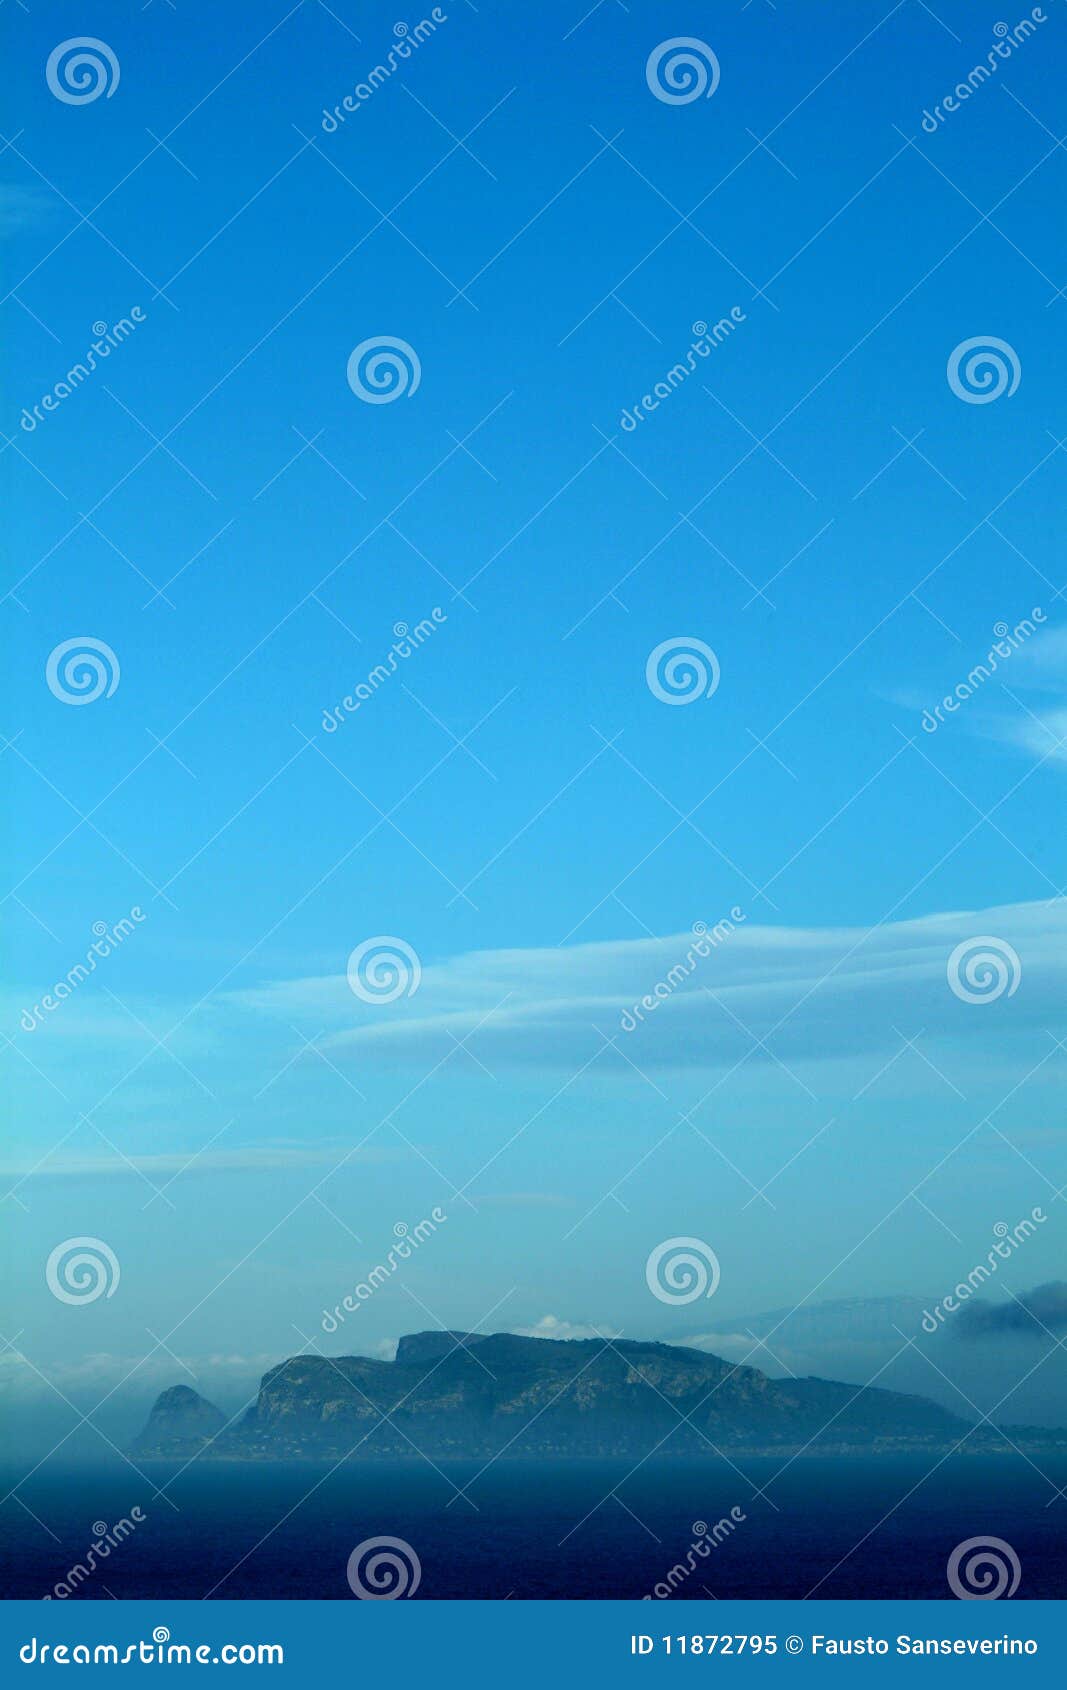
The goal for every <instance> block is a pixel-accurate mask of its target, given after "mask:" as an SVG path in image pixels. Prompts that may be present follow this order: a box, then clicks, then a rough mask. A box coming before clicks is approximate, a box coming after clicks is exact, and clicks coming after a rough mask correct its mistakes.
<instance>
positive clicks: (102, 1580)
mask: <svg viewBox="0 0 1067 1690" xmlns="http://www.w3.org/2000/svg"><path fill="white" fill-rule="evenodd" d="M934 1459H935V1458H933V1457H931V1456H900V1457H881V1458H879V1459H877V1460H869V1459H863V1458H848V1459H837V1460H834V1459H829V1458H822V1457H820V1458H817V1459H811V1458H807V1457H805V1458H803V1459H801V1460H798V1461H795V1462H794V1463H793V1464H792V1466H790V1467H788V1468H787V1469H786V1471H785V1472H784V1473H783V1472H780V1469H781V1466H782V1463H781V1461H780V1460H778V1461H776V1460H773V1459H766V1460H754V1459H752V1458H749V1457H745V1458H744V1459H743V1460H742V1462H741V1463H740V1465H741V1466H743V1468H744V1471H745V1474H746V1475H747V1477H748V1479H749V1480H750V1481H751V1483H746V1482H745V1479H744V1478H742V1477H741V1475H740V1474H739V1473H737V1472H736V1471H734V1470H733V1469H732V1468H731V1467H730V1465H729V1464H728V1463H726V1462H722V1461H718V1460H709V1461H702V1462H694V1463H689V1462H686V1463H682V1462H676V1461H667V1462H659V1463H653V1462H646V1463H645V1465H644V1466H643V1467H641V1468H639V1469H638V1470H637V1471H636V1472H631V1471H630V1464H627V1463H622V1462H604V1461H586V1462H582V1461H572V1462H567V1463H563V1462H558V1463H553V1462H535V1461H508V1460H501V1461H498V1462H496V1463H495V1464H494V1465H493V1466H491V1467H490V1468H489V1469H488V1470H487V1471H485V1472H483V1473H482V1474H481V1476H480V1477H476V1475H478V1473H479V1464H478V1463H472V1462H451V1463H446V1464H443V1465H442V1468H441V1470H440V1471H436V1470H435V1469H434V1468H432V1467H431V1466H429V1465H428V1464H427V1463H426V1462H424V1461H421V1460H416V1459H413V1460H412V1461H411V1462H410V1463H409V1462H390V1463H381V1464H374V1463H370V1462H368V1463H365V1464H353V1465H349V1466H347V1467H344V1468H339V1469H337V1470H336V1471H333V1472H331V1471H330V1469H329V1468H328V1467H327V1466H325V1465H323V1466H319V1465H315V1464H311V1463H304V1464H285V1465H280V1464H279V1465H260V1464H251V1463H249V1464H233V1465H231V1464H228V1463H226V1464H224V1463H217V1464H207V1463H205V1464H202V1465H201V1464H194V1465H193V1466H192V1467H190V1468H188V1469H187V1470H186V1471H184V1472H181V1473H179V1474H178V1476H177V1477H176V1478H174V1477H173V1475H174V1473H175V1471H176V1469H175V1467H174V1466H168V1465H167V1464H163V1463H150V1464H148V1465H147V1466H146V1467H145V1469H144V1471H145V1472H146V1474H147V1475H148V1477H149V1478H150V1479H151V1481H152V1484H153V1485H156V1486H164V1485H166V1486H167V1487H168V1488H167V1490H166V1492H165V1494H164V1496H155V1495H153V1492H152V1488H151V1486H150V1485H148V1484H146V1483H145V1482H144V1481H143V1480H142V1479H140V1478H139V1477H138V1476H137V1474H136V1473H135V1472H133V1470H132V1469H130V1468H126V1467H122V1466H119V1465H116V1466H114V1467H110V1468H108V1469H106V1470H105V1469H100V1470H95V1471H94V1470H89V1469H85V1468H82V1469H79V1470H73V1469H71V1470H69V1471H66V1472H59V1471H58V1470H57V1468H56V1467H55V1464H54V1463H52V1464H49V1465H48V1466H47V1467H45V1468H42V1469H41V1471H40V1472H39V1473H37V1474H35V1475H34V1476H33V1477H32V1478H30V1479H29V1480H28V1481H26V1482H25V1483H24V1484H23V1485H22V1486H21V1487H20V1489H19V1491H18V1493H17V1494H18V1496H19V1497H20V1498H21V1499H22V1502H23V1503H24V1504H25V1507H23V1506H20V1504H19V1502H18V1501H16V1500H15V1498H14V1497H12V1498H9V1499H8V1500H7V1501H6V1502H5V1503H4V1504H3V1506H2V1507H0V1568H2V1570H0V1591H2V1593H3V1595H5V1596H22V1597H40V1596H44V1595H45V1594H46V1593H47V1592H48V1591H50V1590H51V1589H52V1587H53V1586H54V1585H55V1584H56V1583H57V1581H59V1580H62V1579H64V1578H65V1575H66V1574H67V1572H68V1570H69V1569H70V1567H71V1566H72V1565H73V1564H74V1563H75V1562H77V1561H79V1560H82V1561H84V1558H85V1552H86V1550H87V1548H88V1546H89V1544H90V1543H91V1542H92V1540H93V1525H94V1522H99V1523H100V1524H103V1525H108V1526H113V1525H114V1523H115V1522H117V1521H118V1520H120V1519H121V1518H123V1517H126V1518H129V1517H130V1513H131V1509H132V1508H133V1507H134V1506H137V1507H139V1508H140V1509H141V1510H142V1512H143V1513H144V1514H145V1516H146V1518H145V1519H144V1521H143V1522H142V1523H140V1524H138V1525H136V1527H135V1529H134V1531H133V1532H132V1533H131V1535H129V1536H128V1537H127V1538H125V1539H124V1540H123V1541H121V1542H120V1543H119V1545H118V1547H117V1548H114V1549H112V1551H111V1553H110V1555H109V1556H108V1557H107V1560H106V1563H105V1564H104V1565H103V1566H102V1567H101V1568H100V1569H99V1570H98V1571H96V1572H94V1573H93V1574H92V1575H91V1576H90V1577H89V1578H87V1579H86V1580H85V1581H84V1582H83V1583H81V1584H80V1585H79V1586H78V1588H77V1591H76V1594H75V1598H74V1599H77V1600H107V1599H108V1598H109V1597H110V1596H116V1597H136V1598H150V1597H204V1596H208V1595H214V1596H219V1597H253V1596H255V1597H282V1598H296V1597H337V1598H338V1599H341V1600H351V1591H350V1589H349V1585H348V1581H347V1577H346V1567H347V1564H348V1558H349V1556H350V1554H351V1552H352V1550H353V1549H354V1548H355V1546H356V1545H357V1544H358V1543H360V1542H361V1541H363V1540H364V1539H366V1538H371V1537H379V1536H390V1537H398V1538H402V1539H404V1540H405V1541H406V1542H407V1543H408V1544H410V1545H411V1546H412V1548H413V1549H414V1550H415V1552H416V1554H417V1555H418V1558H419V1561H420V1563H421V1569H422V1572H421V1583H420V1586H419V1589H418V1592H417V1595H418V1598H419V1599H422V1598H430V1599H433V1598H456V1597H492V1598H504V1597H512V1598H514V1599H523V1598H527V1599H528V1598H533V1597H556V1598H565V1599H566V1598H589V1597H595V1598H607V1597H640V1596H644V1595H646V1594H648V1593H650V1592H652V1591H653V1589H654V1587H655V1586H656V1585H657V1583H661V1581H663V1580H664V1579H665V1578H666V1576H667V1574H668V1572H669V1570H670V1569H671V1567H673V1566H678V1565H683V1566H684V1565H686V1558H687V1553H688V1551H689V1549H690V1546H691V1545H692V1544H693V1543H694V1542H695V1541H696V1542H699V1541H700V1537H701V1534H700V1533H699V1531H698V1532H697V1533H696V1534H694V1523H695V1522H698V1521H700V1522H705V1523H706V1524H707V1525H708V1526H713V1525H714V1524H715V1522H717V1521H719V1520H720V1519H727V1520H728V1519H729V1517H730V1511H731V1509H735V1508H736V1509H739V1510H741V1511H742V1512H743V1514H744V1516H745V1518H744V1519H743V1520H738V1519H737V1517H736V1515H735V1516H734V1519H733V1522H732V1524H731V1525H730V1527H729V1529H728V1530H727V1531H726V1532H724V1533H720V1536H721V1541H720V1542H719V1543H718V1545H717V1546H716V1547H715V1548H713V1549H712V1550H711V1551H710V1553H709V1554H708V1555H707V1557H701V1556H699V1555H697V1556H694V1557H693V1560H694V1562H695V1567H694V1570H693V1571H692V1572H689V1571H687V1572H686V1575H685V1577H684V1578H683V1579H682V1580H681V1581H678V1582H676V1583H675V1586H674V1589H673V1600H675V1601H685V1600H707V1599H708V1598H709V1596H711V1595H714V1596H716V1597H749V1598H758V1597H771V1596H777V1597H803V1596H806V1595H808V1594H809V1593H814V1594H815V1595H816V1596H819V1597H838V1598H840V1597H871V1596H874V1597H933V1598H940V1597H945V1596H947V1595H949V1594H950V1592H949V1590H948V1587H947V1584H946V1576H945V1568H946V1563H947V1561H948V1558H949V1555H950V1554H951V1552H952V1550H953V1548H954V1547H955V1546H956V1545H957V1544H958V1543H960V1542H961V1540H963V1539H965V1538H971V1537H978V1536H981V1535H989V1534H992V1535H993V1536H995V1537H998V1538H1002V1539H1005V1540H1006V1541H1007V1542H1008V1543H1010V1544H1011V1546H1012V1548H1013V1549H1014V1551H1015V1553H1016V1554H1017V1556H1018V1558H1019V1561H1020V1563H1021V1567H1022V1578H1021V1582H1020V1585H1019V1589H1018V1592H1017V1598H1016V1599H1019V1598H1023V1597H1029V1598H1037V1597H1043V1598H1047V1597H1063V1596H1064V1595H1067V1529H1065V1528H1067V1499H1064V1498H1061V1499H1059V1500H1058V1501H1057V1500H1052V1501H1050V1499H1051V1498H1052V1497H1053V1495H1054V1488H1055V1487H1057V1486H1064V1485H1067V1460H1065V1459H1064V1458H1063V1457H1059V1458H1057V1459H1056V1460H1055V1461H1053V1460H1051V1459H1046V1458H1045V1457H1042V1458H1041V1461H1040V1465H1041V1467H1042V1468H1043V1469H1044V1472H1045V1473H1046V1474H1047V1475H1048V1479H1049V1480H1051V1481H1052V1483H1049V1482H1047V1480H1046V1479H1045V1478H1044V1477H1043V1476H1042V1474H1041V1473H1038V1472H1036V1471H1035V1470H1034V1469H1033V1468H1032V1467H1031V1466H1029V1465H1028V1464H1027V1462H1026V1461H1025V1460H1023V1459H1022V1458H1021V1457H1019V1456H1009V1457H1003V1458H1000V1457H997V1458H988V1457H959V1456H957V1457H953V1458H952V1459H950V1460H948V1461H945V1462H944V1463H943V1464H942V1465H941V1466H940V1467H938V1468H937V1469H936V1470H935V1471H934V1472H933V1473H932V1474H930V1469H931V1467H932V1466H933V1463H934ZM926 1474H930V1476H929V1477H927V1478H925V1480H924V1475H926ZM17 1477H18V1475H17V1474H12V1475H10V1476H9V1478H8V1484H10V1483H14V1482H15V1480H16V1479H17ZM171 1480H173V1482H171V1483H168V1481H171ZM472 1480H474V1481H475V1482H474V1483H473V1485H472V1488H471V1491H470V1501H464V1500H463V1498H462V1497H457V1496H456V1490H455V1487H457V1486H459V1487H463V1486H466V1485H467V1484H469V1483H470V1482H471V1481H472ZM8 1484H5V1485H4V1490H7V1488H8ZM752 1484H755V1485H757V1486H767V1487H768V1492H767V1496H766V1497H761V1496H760V1495H758V1494H754V1493H753V1490H752ZM909 1493H910V1494H909ZM168 1497H169V1499H170V1504H173V1506H170V1505H168V1501H167V1500H166V1498H168ZM450 1499H451V1505H450ZM27 1509H28V1510H32V1513H31V1512H27V1511H26V1510H27ZM50 1534H54V1536H52V1535H50ZM56 1540H58V1541H56Z"/></svg>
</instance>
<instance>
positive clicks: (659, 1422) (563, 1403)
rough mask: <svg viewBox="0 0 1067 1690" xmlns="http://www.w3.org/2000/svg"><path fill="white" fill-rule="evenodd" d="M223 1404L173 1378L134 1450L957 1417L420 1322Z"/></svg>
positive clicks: (665, 1444) (624, 1344) (862, 1441)
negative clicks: (237, 1416)
mask: <svg viewBox="0 0 1067 1690" xmlns="http://www.w3.org/2000/svg"><path fill="white" fill-rule="evenodd" d="M221 1427H222V1415H221V1414H220V1413H219V1411H218V1410H217V1409H213V1408H212V1407H211V1405H210V1404H208V1403H205V1402H204V1401H203V1399H202V1398H200V1397H198V1396H197V1395H196V1393H195V1392H194V1391H189V1390H187V1389H186V1387H184V1386H178V1387H176V1388H175V1389H174V1390H172V1391H166V1392H164V1393H163V1396H162V1397H161V1398H160V1399H159V1402H157V1404H156V1406H155V1408H154V1409H153V1412H152V1415H151V1417H150V1420H149V1423H148V1426H147V1427H146V1428H145V1431H144V1433H143V1434H142V1436H141V1438H140V1440H139V1441H138V1446H137V1447H138V1453H140V1454H141V1455H142V1456H146V1455H158V1456H167V1457H169V1456H171V1455H178V1454H188V1453H193V1452H194V1450H198V1449H205V1450H206V1451H207V1453H210V1454H213V1455H217V1456H229V1457H231V1458H235V1459H240V1458H248V1457H253V1458H269V1457H283V1458H285V1457H288V1458H292V1457H294V1456H305V1455H306V1456H330V1457H337V1456H341V1455H349V1454H350V1455H353V1456H369V1455H410V1454H411V1453H412V1445H414V1446H415V1447H416V1448H417V1449H419V1450H422V1451H425V1453H426V1454H427V1455H431V1456H434V1457H437V1458H444V1457H447V1456H457V1457H481V1456H489V1455H496V1454H500V1453H503V1452H504V1451H507V1452H508V1453H509V1454H517V1455H520V1454H521V1455H601V1456H604V1455H616V1454H618V1455H626V1456H636V1457H640V1456H643V1455H647V1454H649V1453H651V1452H653V1451H657V1452H660V1453H663V1454H677V1453H683V1452H686V1453H692V1454H698V1453H707V1454H712V1453H714V1449H716V1448H717V1449H721V1450H724V1451H728V1450H739V1449H743V1448H748V1449H767V1448H776V1449H786V1448H797V1447H800V1446H803V1445H806V1444H807V1443H808V1441H809V1440H815V1441H816V1442H817V1443H819V1444H821V1446H822V1447H823V1448H826V1447H828V1446H831V1445H841V1444H848V1445H861V1446H865V1447H869V1448H875V1447H882V1448H886V1447H892V1448H902V1447H909V1446H910V1447H914V1446H917V1445H923V1444H926V1445H938V1444H943V1445H946V1446H947V1445H948V1444H950V1443H954V1442H955V1441H956V1440H957V1439H958V1438H960V1437H962V1436H963V1434H964V1433H965V1432H966V1430H967V1427H966V1423H965V1422H963V1421H961V1420H958V1419H957V1418H956V1417H955V1416H954V1415H951V1414H949V1413H947V1412H946V1411H945V1410H944V1409H942V1408H939V1407H938V1406H937V1405H936V1404H934V1403H931V1402H928V1401H926V1400H925V1399H924V1398H922V1397H910V1396H902V1395H900V1394H898V1393H896V1392H892V1391H880V1390H872V1389H866V1390H857V1389H856V1387H855V1386H852V1385H841V1384H837V1383H835V1382H833V1381H831V1380H821V1379H796V1380H771V1379H768V1377H767V1376H766V1374H764V1373H761V1372H760V1371H759V1369H758V1368H754V1367H734V1366H731V1365H730V1364H729V1363H727V1362H725V1361H722V1360H720V1359H719V1357H718V1356H714V1355H709V1354H707V1353H705V1352H704V1351H702V1350H687V1349H680V1348H677V1347H675V1346H673V1345H668V1344H651V1343H649V1344H645V1343H634V1342H630V1341H625V1340H617V1341H614V1342H613V1343H611V1344H610V1345H605V1344H604V1343H603V1342H602V1341H601V1340H600V1339H595V1338H594V1339H583V1340H577V1341H569V1342H560V1341H556V1340H551V1339H540V1338H517V1337H513V1336H512V1335H510V1334H508V1333H498V1334H496V1335H494V1336H492V1337H480V1336H474V1335H468V1334H461V1333H443V1332H427V1333H417V1334H414V1335H413V1336H411V1337H408V1338H404V1339H402V1340H401V1342H400V1346H399V1348H398V1351H397V1359H396V1361H395V1362H384V1361H373V1360H370V1359H368V1358H366V1357H362V1356H338V1357H322V1356H309V1355H305V1356H295V1357H293V1358H292V1359H291V1360H289V1361H284V1362H282V1363H281V1364H280V1365H279V1366H278V1367H275V1368H272V1369H271V1371H270V1372H269V1373H267V1374H265V1376H264V1378H263V1381H262V1383H261V1385H260V1391H259V1398H258V1401H257V1403H256V1406H255V1407H254V1408H253V1409H251V1410H250V1411H249V1413H248V1414H247V1415H246V1417H245V1418H244V1420H243V1421H241V1422H240V1423H239V1424H238V1425H235V1426H233V1427H230V1428H228V1429H226V1430H225V1431H222V1430H221Z"/></svg>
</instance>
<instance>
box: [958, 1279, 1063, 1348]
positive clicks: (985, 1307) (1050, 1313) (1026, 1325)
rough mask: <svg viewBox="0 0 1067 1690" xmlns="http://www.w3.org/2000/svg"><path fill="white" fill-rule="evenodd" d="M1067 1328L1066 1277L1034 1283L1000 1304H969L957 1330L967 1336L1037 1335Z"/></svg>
mask: <svg viewBox="0 0 1067 1690" xmlns="http://www.w3.org/2000/svg"><path fill="white" fill-rule="evenodd" d="M1065 1328H1067V1280H1062V1279H1054V1280H1051V1281H1050V1282H1049V1284H1048V1285H1035V1287H1034V1289H1033V1290H1032V1291H1024V1292H1023V1293H1022V1295H1021V1296H1019V1297H1009V1298H1008V1300H1007V1302H1003V1303H985V1302H981V1303H970V1304H968V1305H967V1307H966V1308H964V1309H963V1310H962V1311H961V1313H960V1326H959V1330H960V1332H961V1333H962V1334H963V1336H964V1337H967V1338H984V1337H999V1336H1000V1335H1001V1334H1003V1333H1010V1332H1023V1333H1025V1334H1026V1335H1027V1336H1028V1337H1031V1338H1040V1337H1044V1336H1047V1335H1048V1333H1050V1332H1062V1331H1063V1330H1064V1329H1065Z"/></svg>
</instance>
